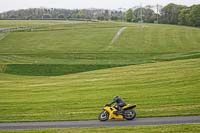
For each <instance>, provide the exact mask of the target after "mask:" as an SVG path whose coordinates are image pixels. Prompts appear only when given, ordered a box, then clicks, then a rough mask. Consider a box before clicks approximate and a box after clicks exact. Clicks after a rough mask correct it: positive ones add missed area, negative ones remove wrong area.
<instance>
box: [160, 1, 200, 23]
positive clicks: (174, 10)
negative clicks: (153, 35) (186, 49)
mask: <svg viewBox="0 0 200 133" xmlns="http://www.w3.org/2000/svg"><path fill="white" fill-rule="evenodd" d="M161 23H167V24H181V25H188V26H200V5H193V6H190V7H187V6H182V5H176V4H169V5H167V6H165V7H164V8H163V9H162V11H161Z"/></svg>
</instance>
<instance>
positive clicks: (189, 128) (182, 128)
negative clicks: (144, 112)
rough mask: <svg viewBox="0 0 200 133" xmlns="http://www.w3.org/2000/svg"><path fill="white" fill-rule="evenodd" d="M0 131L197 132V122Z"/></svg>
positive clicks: (4, 132)
mask: <svg viewBox="0 0 200 133" xmlns="http://www.w3.org/2000/svg"><path fill="white" fill-rule="evenodd" d="M0 132H1V133H123V132H126V133H133V132H134V133H161V132H162V133H172V132H173V133H199V132H200V125H199V124H190V125H162V126H133V127H112V128H68V129H43V130H24V131H0Z"/></svg>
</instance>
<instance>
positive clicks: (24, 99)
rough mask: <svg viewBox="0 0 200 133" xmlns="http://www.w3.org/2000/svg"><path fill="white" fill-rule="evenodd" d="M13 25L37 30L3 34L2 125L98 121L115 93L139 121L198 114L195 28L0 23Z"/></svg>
mask: <svg viewBox="0 0 200 133" xmlns="http://www.w3.org/2000/svg"><path fill="white" fill-rule="evenodd" d="M15 25H29V26H32V25H33V26H34V25H41V26H40V27H38V28H36V29H33V30H27V31H20V32H11V33H8V34H6V36H5V35H0V38H1V39H0V94H1V97H0V109H1V110H0V122H12V121H47V120H50V121H52V120H83V119H84V120H85V119H97V117H98V113H99V112H100V111H101V110H102V108H103V105H104V104H106V103H107V102H110V101H111V100H112V97H113V96H114V95H120V96H121V97H123V98H124V99H125V100H126V102H128V103H136V104H137V105H138V107H137V110H136V111H137V113H138V117H151V116H177V115H200V104H199V103H200V90H199V88H200V29H199V28H191V27H183V26H172V25H154V24H129V23H114V22H96V23H92V22H83V23H80V22H73V23H72V22H54V21H50V22H48V21H33V22H31V21H0V26H1V27H9V26H15ZM121 27H127V29H126V30H125V31H124V32H123V33H122V34H121V36H120V37H119V38H118V39H117V41H116V42H115V43H114V44H112V45H111V44H110V42H111V41H112V38H113V37H114V36H115V34H116V33H117V31H118V30H119V29H120V28H121ZM1 36H4V37H1Z"/></svg>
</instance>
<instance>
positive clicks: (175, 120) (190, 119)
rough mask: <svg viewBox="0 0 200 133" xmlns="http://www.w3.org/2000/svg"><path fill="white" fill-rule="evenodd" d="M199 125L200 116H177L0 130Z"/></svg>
mask: <svg viewBox="0 0 200 133" xmlns="http://www.w3.org/2000/svg"><path fill="white" fill-rule="evenodd" d="M189 123H198V124H200V116H179V117H154V118H136V119H135V120H133V121H125V120H120V121H118V120H112V121H107V122H100V121H98V120H91V121H57V122H21V123H20V122H19V123H0V130H25V129H43V128H72V127H74V128H76V127H78V128H79V127H112V126H139V125H164V124H189Z"/></svg>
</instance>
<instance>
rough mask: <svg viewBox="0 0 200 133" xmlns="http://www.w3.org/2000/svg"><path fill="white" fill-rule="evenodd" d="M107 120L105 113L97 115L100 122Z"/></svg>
mask: <svg viewBox="0 0 200 133" xmlns="http://www.w3.org/2000/svg"><path fill="white" fill-rule="evenodd" d="M108 119H109V113H108V112H107V111H103V112H101V113H100V114H99V120H100V121H107V120H108Z"/></svg>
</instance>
